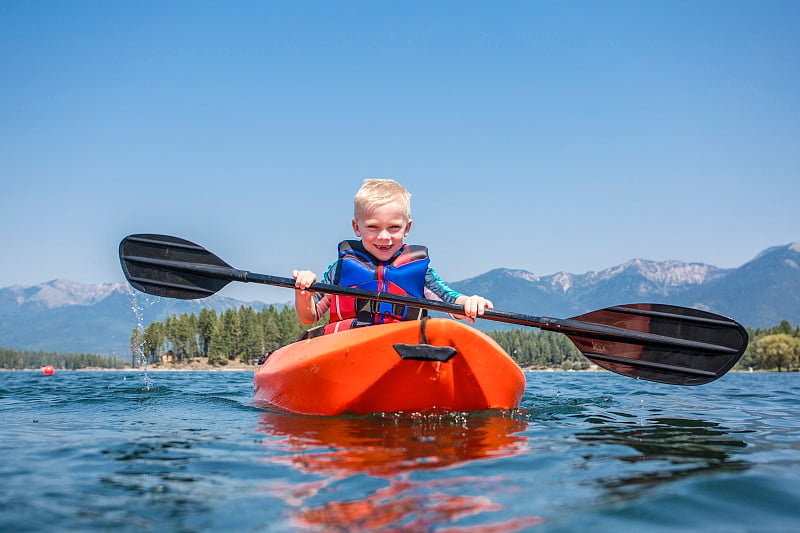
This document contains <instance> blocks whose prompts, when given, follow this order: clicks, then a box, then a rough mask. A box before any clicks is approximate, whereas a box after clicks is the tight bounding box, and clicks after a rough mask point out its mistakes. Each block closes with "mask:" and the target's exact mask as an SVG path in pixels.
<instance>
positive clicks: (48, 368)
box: [42, 365, 56, 376]
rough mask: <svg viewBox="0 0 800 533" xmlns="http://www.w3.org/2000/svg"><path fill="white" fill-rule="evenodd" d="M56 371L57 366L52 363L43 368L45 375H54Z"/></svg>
mask: <svg viewBox="0 0 800 533" xmlns="http://www.w3.org/2000/svg"><path fill="white" fill-rule="evenodd" d="M55 371H56V369H55V368H53V367H52V366H50V365H47V366H46V367H44V368H43V369H42V374H44V375H45V376H52V375H53V374H54V373H55Z"/></svg>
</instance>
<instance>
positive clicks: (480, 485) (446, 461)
mask: <svg viewBox="0 0 800 533" xmlns="http://www.w3.org/2000/svg"><path fill="white" fill-rule="evenodd" d="M526 428H527V423H526V422H524V421H523V420H521V419H520V416H518V415H517V414H516V413H513V412H508V413H470V414H465V413H459V414H453V413H446V414H430V415H425V416H413V417H412V416H397V415H373V416H367V417H353V418H348V417H310V416H296V415H286V414H280V413H273V412H265V413H263V414H262V415H261V422H260V424H259V429H260V430H261V431H263V432H264V433H266V434H268V435H270V437H271V438H270V439H268V440H265V444H266V445H268V446H269V447H270V448H271V450H273V451H275V450H277V451H279V453H278V454H277V455H276V456H274V457H271V458H270V459H268V460H269V461H272V462H277V463H280V464H286V465H290V466H291V467H293V468H295V469H297V470H298V471H301V472H303V473H305V474H312V475H316V476H319V477H320V478H321V479H319V480H316V481H311V482H307V483H302V484H293V485H291V486H280V485H275V484H273V485H271V486H270V487H268V488H269V490H270V492H272V494H273V495H275V496H276V497H279V498H281V499H282V500H283V501H285V502H286V503H287V504H288V505H289V506H290V508H292V509H293V511H292V522H293V524H294V525H295V526H297V527H303V528H321V529H324V530H334V531H336V530H347V531H370V530H378V529H381V530H385V529H389V530H395V531H396V530H403V531H448V529H447V527H446V526H447V525H448V524H449V525H453V524H454V523H455V522H457V521H459V520H463V519H465V518H466V517H472V518H471V519H470V521H471V522H473V523H474V524H475V525H474V526H473V527H474V529H473V527H469V526H466V527H465V526H460V527H458V531H473V530H474V531H497V532H504V531H518V530H520V529H524V528H526V527H529V526H532V525H535V524H537V523H538V522H539V521H540V519H539V518H538V517H535V516H530V517H527V518H526V517H521V518H520V517H518V518H515V519H513V520H502V519H501V520H499V521H497V520H496V521H491V520H492V518H494V517H484V516H483V515H484V514H485V513H495V512H499V511H502V510H503V507H502V506H501V505H500V504H498V503H497V502H495V501H493V500H492V493H493V492H495V493H496V492H497V491H498V487H502V486H503V480H502V476H492V475H488V476H487V475H485V474H481V475H477V474H476V475H470V474H469V473H465V470H468V468H465V469H461V468H456V467H459V466H468V465H469V464H470V463H471V462H474V461H486V460H490V459H496V458H502V457H510V456H515V455H520V454H525V453H527V452H528V451H529V447H528V443H527V439H526V438H525V437H523V436H521V435H519V433H520V432H522V431H524V430H525V429H526ZM444 469H453V475H452V476H447V475H443V474H442V473H441V470H444ZM432 470H436V471H437V474H436V475H435V476H426V475H425V472H426V471H432ZM498 516H502V515H501V514H500V513H498ZM487 520H488V522H487ZM450 531H453V530H452V529H451V530H450Z"/></svg>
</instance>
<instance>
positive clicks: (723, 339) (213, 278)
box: [119, 234, 748, 385]
mask: <svg viewBox="0 0 800 533" xmlns="http://www.w3.org/2000/svg"><path fill="white" fill-rule="evenodd" d="M119 258H120V262H121V263H122V270H123V271H124V273H125V277H126V278H127V279H128V281H129V282H130V283H131V285H133V286H134V287H135V288H136V289H138V290H140V291H142V292H146V293H149V294H154V295H157V296H167V297H169V298H179V299H184V300H194V299H198V298H205V297H207V296H211V295H212V294H214V293H216V292H217V291H219V290H220V289H222V288H223V287H225V286H226V285H227V284H228V283H230V282H231V281H241V282H245V283H261V284H264V285H274V286H277V287H286V288H292V289H293V288H294V284H295V281H294V279H292V278H284V277H278V276H269V275H266V274H255V273H252V272H248V271H246V270H239V269H236V268H233V267H231V266H230V265H229V264H228V263H226V262H225V261H223V260H222V259H220V258H219V257H217V256H216V255H214V254H212V253H211V252H209V251H208V250H206V249H205V248H203V247H202V246H199V245H197V244H194V243H192V242H189V241H187V240H184V239H179V238H177V237H170V236H167V235H152V234H138V235H130V236H128V237H125V238H124V239H123V240H122V242H121V243H120V245H119ZM308 290H311V291H316V292H321V293H326V294H336V295H340V296H351V297H354V298H365V299H368V300H376V301H382V302H389V303H392V304H399V305H409V306H412V307H419V308H423V309H430V310H433V311H441V312H445V313H455V314H463V312H464V309H463V308H462V307H461V306H459V305H454V304H449V303H445V302H439V301H434V300H426V299H423V298H415V297H412V296H404V295H397V294H389V293H384V292H374V291H368V290H364V289H358V288H353V287H341V286H339V285H331V284H327V283H314V284H313V285H311V287H309V289H308ZM480 318H484V319H487V320H495V321H497V322H506V323H510V324H519V325H523V326H532V327H537V328H540V329H543V330H549V331H557V332H559V333H563V334H565V335H566V336H567V337H569V339H570V340H571V341H572V342H573V343H574V344H575V346H577V347H578V349H579V350H580V351H581V353H583V355H584V356H586V357H587V358H588V359H590V360H591V361H593V362H594V363H596V364H597V365H598V366H601V367H603V368H606V369H608V370H611V371H612V372H616V373H618V374H622V375H623V376H629V377H633V378H638V379H645V380H649V381H657V382H659V383H669V384H673V385H701V384H703V383H708V382H710V381H713V380H715V379H717V378H719V377H720V376H722V375H724V374H725V373H726V372H727V371H728V370H730V369H731V368H732V367H733V365H735V364H736V362H737V361H738V360H739V358H740V357H741V356H742V354H743V353H744V350H745V348H746V347H747V340H748V338H747V332H746V331H745V329H744V328H743V327H742V326H741V325H740V324H739V323H737V322H735V321H733V320H731V319H729V318H725V317H723V316H720V315H715V314H713V313H708V312H706V311H701V310H698V309H690V308H687V307H678V306H674V305H662V304H630V305H618V306H614V307H608V308H606V309H601V310H599V311H592V312H590V313H586V314H584V315H580V316H576V317H574V318H569V319H558V318H548V317H537V316H529V315H523V314H519V313H509V312H505V311H494V310H487V311H486V312H485V313H484V314H483V315H481V316H480Z"/></svg>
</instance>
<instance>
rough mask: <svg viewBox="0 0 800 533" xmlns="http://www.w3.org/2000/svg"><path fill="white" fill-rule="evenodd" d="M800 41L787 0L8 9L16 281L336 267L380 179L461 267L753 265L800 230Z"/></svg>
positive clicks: (5, 266) (280, 294)
mask: <svg viewBox="0 0 800 533" xmlns="http://www.w3.org/2000/svg"><path fill="white" fill-rule="evenodd" d="M798 51H800V3H798V2H794V1H787V2H778V1H760V2H759V1H751V2H735V1H719V2H713V1H699V2H698V1H663V2H659V1H654V2H622V1H608V2H533V1H531V2H231V3H224V2H146V1H142V2H86V1H76V2H56V1H50V2H48V1H39V2H12V1H5V2H1V3H0V72H1V73H2V74H0V76H2V82H0V176H1V179H2V185H1V186H0V190H1V191H2V193H0V221H1V222H2V231H0V244H1V249H2V251H3V252H2V254H3V259H2V261H0V287H5V286H8V285H12V284H18V283H20V284H34V283H39V282H42V281H46V280H50V279H53V278H68V279H73V280H76V281H80V282H85V283H96V282H108V281H120V280H122V279H123V278H122V273H121V271H120V268H119V264H118V260H117V256H116V248H117V244H118V242H119V240H120V239H121V238H122V237H123V236H125V235H127V234H130V233H138V232H151V233H166V234H173V235H177V236H181V237H184V238H187V239H190V240H193V241H195V242H197V243H199V244H202V245H204V246H206V247H207V248H209V249H210V250H212V251H213V252H215V253H217V254H218V255H220V256H221V257H222V258H224V259H225V260H227V261H228V262H229V263H231V264H233V265H234V266H236V267H238V268H243V269H247V270H252V271H254V272H261V273H267V274H275V275H289V273H290V271H291V269H292V268H295V267H303V268H308V269H311V270H315V271H317V272H320V273H321V272H322V271H323V270H324V269H325V267H326V266H327V265H328V263H330V261H331V260H332V259H333V258H334V254H335V246H336V243H337V242H338V241H339V240H341V239H344V238H350V237H351V236H352V233H351V230H350V219H351V216H352V196H353V194H354V192H355V190H356V189H357V188H358V186H359V185H360V183H361V180H363V179H364V178H367V177H391V178H395V179H397V180H398V181H400V182H401V183H403V184H404V185H405V186H406V187H407V188H408V189H409V190H410V191H411V192H412V194H413V200H412V202H413V205H412V207H413V218H414V227H413V229H412V233H411V235H410V236H409V242H416V243H424V244H427V245H428V246H429V248H430V250H431V257H432V264H433V266H434V267H435V268H436V270H437V271H438V272H439V274H440V275H441V276H442V277H443V278H444V279H446V280H450V281H456V280H460V279H464V278H468V277H471V276H474V275H477V274H480V273H483V272H486V271H487V270H490V269H492V268H495V267H509V268H521V269H525V270H528V271H531V272H535V273H537V274H540V275H546V274H552V273H555V272H558V271H567V272H572V273H583V272H587V271H590V270H600V269H603V268H607V267H610V266H614V265H617V264H620V263H622V262H624V261H627V260H629V259H632V258H645V259H653V260H666V259H681V260H685V261H697V262H704V263H709V264H713V265H716V266H720V267H736V266H740V265H741V264H743V263H745V262H747V261H748V260H750V259H752V258H753V257H754V256H755V255H756V254H757V253H758V252H760V251H761V250H763V249H764V248H767V247H769V246H773V245H781V244H786V243H789V242H794V241H798V240H800V214H798V212H800V209H798V185H799V184H800V54H798ZM224 294H226V295H229V296H233V297H238V298H244V299H259V300H264V301H284V300H287V299H289V298H290V297H291V295H290V294H287V291H286V290H285V289H269V288H263V287H252V286H238V287H237V286H229V287H228V288H226V289H225V292H224Z"/></svg>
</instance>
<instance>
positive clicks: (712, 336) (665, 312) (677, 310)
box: [565, 304, 748, 385]
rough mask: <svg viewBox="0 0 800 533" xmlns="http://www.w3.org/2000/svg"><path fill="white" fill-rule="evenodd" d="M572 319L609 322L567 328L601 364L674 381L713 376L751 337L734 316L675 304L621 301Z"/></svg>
mask: <svg viewBox="0 0 800 533" xmlns="http://www.w3.org/2000/svg"><path fill="white" fill-rule="evenodd" d="M572 320H574V321H580V322H584V323H591V324H601V325H603V326H609V332H608V334H599V333H597V332H596V331H595V332H591V333H586V334H582V333H581V332H580V331H574V330H573V331H569V332H565V334H566V335H567V336H568V337H569V338H570V340H572V342H573V343H575V345H576V346H577V347H578V349H579V350H580V351H581V352H582V353H583V355H585V356H586V357H587V358H589V359H590V360H591V361H593V362H594V363H595V364H597V365H598V366H601V367H603V368H605V369H607V370H611V371H612V372H616V373H617V374H622V375H624V376H629V377H633V378H637V379H645V380H648V381H656V382H659V383H668V384H671V385H701V384H703V383H708V382H710V381H714V380H715V379H717V378H719V377H721V376H722V375H724V374H725V373H726V372H727V371H728V370H730V369H731V368H732V367H733V365H735V364H736V362H737V361H739V359H740V358H741V356H742V354H743V353H744V350H745V348H747V341H748V336H747V332H746V331H745V329H744V328H743V327H742V326H741V325H740V324H738V323H736V322H734V321H733V320H731V319H729V318H726V317H723V316H720V315H715V314H713V313H708V312H705V311H700V310H698V309H690V308H686V307H677V306H672V305H661V304H631V305H620V306H615V307H609V308H606V309H601V310H599V311H592V312H591V313H587V314H585V315H581V316H578V317H575V318H574V319H572ZM615 330H618V331H619V334H615Z"/></svg>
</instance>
